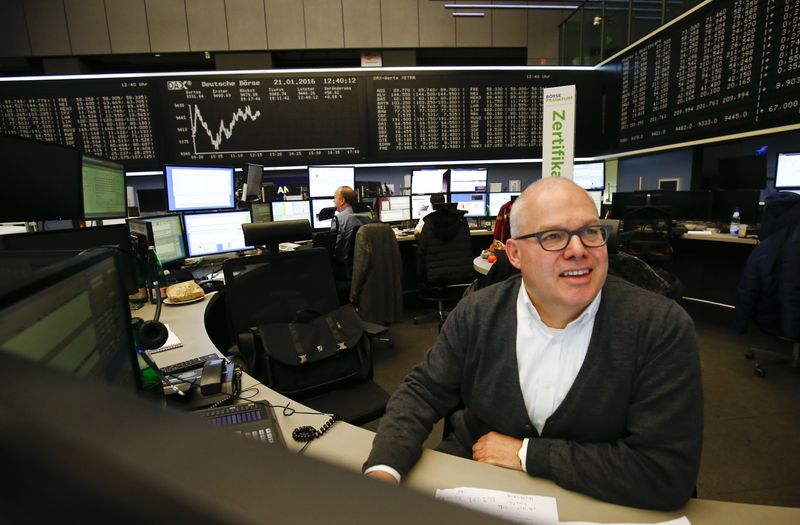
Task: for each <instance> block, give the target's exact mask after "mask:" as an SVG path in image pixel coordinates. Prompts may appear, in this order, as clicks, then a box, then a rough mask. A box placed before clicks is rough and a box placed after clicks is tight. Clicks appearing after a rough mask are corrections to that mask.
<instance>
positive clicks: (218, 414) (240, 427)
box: [194, 403, 286, 446]
mask: <svg viewBox="0 0 800 525" xmlns="http://www.w3.org/2000/svg"><path fill="white" fill-rule="evenodd" d="M194 413H195V414H199V415H200V416H201V417H203V418H205V419H206V421H208V422H209V423H211V424H212V425H220V426H226V427H228V426H229V427H231V430H233V431H235V432H236V433H237V434H240V435H242V436H245V437H247V438H250V439H255V440H256V441H260V442H261V443H269V444H278V445H283V446H286V444H285V443H284V441H283V435H282V434H281V429H280V427H279V426H278V420H277V419H276V418H275V412H274V411H273V410H272V407H271V406H269V405H267V404H264V403H244V404H241V405H232V406H227V407H219V408H207V409H205V410H198V411H196V412H194Z"/></svg>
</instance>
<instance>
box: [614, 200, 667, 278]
mask: <svg viewBox="0 0 800 525" xmlns="http://www.w3.org/2000/svg"><path fill="white" fill-rule="evenodd" d="M648 202H649V196H648ZM622 224H623V231H624V233H625V237H626V239H627V245H626V248H625V251H626V252H627V253H629V254H630V255H633V256H634V257H638V258H639V259H641V260H643V261H644V262H646V263H647V264H649V265H651V266H654V265H655V266H662V265H664V264H667V263H669V262H671V261H672V217H671V216H670V214H669V212H668V211H667V210H666V209H665V208H664V207H661V206H652V205H650V204H646V205H645V206H638V207H635V208H632V209H629V210H627V211H626V212H625V217H624V218H623V221H622Z"/></svg>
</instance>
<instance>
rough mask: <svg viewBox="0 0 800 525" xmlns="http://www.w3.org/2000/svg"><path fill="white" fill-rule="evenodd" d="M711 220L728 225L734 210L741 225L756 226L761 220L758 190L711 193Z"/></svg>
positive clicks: (759, 193)
mask: <svg viewBox="0 0 800 525" xmlns="http://www.w3.org/2000/svg"><path fill="white" fill-rule="evenodd" d="M711 193H712V195H711V220H712V221H716V222H721V223H724V224H728V223H730V221H731V216H732V215H733V211H734V210H735V209H736V208H739V216H740V219H741V221H742V223H743V224H758V223H759V222H760V220H761V216H760V210H759V208H758V201H759V198H760V197H761V192H760V191H759V190H719V191H714V192H711Z"/></svg>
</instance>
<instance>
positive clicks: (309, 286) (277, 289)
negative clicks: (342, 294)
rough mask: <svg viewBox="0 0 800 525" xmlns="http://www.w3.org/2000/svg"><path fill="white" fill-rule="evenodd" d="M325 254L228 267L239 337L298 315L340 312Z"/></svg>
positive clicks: (242, 260) (316, 251)
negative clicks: (250, 328)
mask: <svg viewBox="0 0 800 525" xmlns="http://www.w3.org/2000/svg"><path fill="white" fill-rule="evenodd" d="M328 261H329V259H328V253H327V252H326V251H325V249H323V248H309V249H305V250H296V251H293V252H281V253H277V254H267V255H254V256H251V257H237V258H234V259H228V260H227V261H225V262H224V263H223V270H224V272H225V283H226V289H227V295H228V298H227V299H228V314H229V316H230V322H231V328H232V329H233V333H235V334H238V333H241V332H243V331H246V330H247V329H248V328H249V327H251V326H254V325H257V324H259V323H270V322H289V321H291V320H292V319H293V318H294V317H295V315H297V313H298V312H301V311H304V310H310V311H314V312H318V313H327V312H330V311H332V310H334V309H336V308H337V307H338V306H339V300H338V296H337V294H336V286H335V284H334V280H333V270H332V269H331V265H330V263H329V262H328Z"/></svg>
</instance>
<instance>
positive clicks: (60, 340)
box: [0, 250, 140, 389]
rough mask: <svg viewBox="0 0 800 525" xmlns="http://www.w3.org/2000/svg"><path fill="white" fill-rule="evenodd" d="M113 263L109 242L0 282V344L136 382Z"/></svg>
mask: <svg viewBox="0 0 800 525" xmlns="http://www.w3.org/2000/svg"><path fill="white" fill-rule="evenodd" d="M116 264H117V263H116V258H115V257H114V252H113V251H112V250H93V251H90V252H86V253H84V254H81V255H77V256H75V257H72V258H70V259H68V260H66V261H63V262H61V263H57V264H55V265H53V266H49V267H47V268H44V269H42V270H40V271H39V272H36V273H34V274H32V275H30V276H28V277H27V278H24V279H21V280H20V281H19V282H18V283H15V284H14V285H11V286H9V287H7V288H4V289H3V290H0V349H2V351H4V352H8V353H11V354H15V355H18V356H20V357H23V358H25V359H28V360H31V361H36V362H39V363H44V364H46V365H48V366H50V367H52V368H55V369H58V370H61V371H64V372H67V373H70V374H74V375H77V376H81V377H86V378H91V379H95V380H99V381H103V382H106V383H111V384H118V385H120V386H125V387H127V388H131V389H136V388H138V387H139V385H140V382H139V369H138V366H137V365H136V355H135V351H134V345H133V339H132V336H131V317H130V310H129V308H128V298H127V294H126V293H125V292H124V290H123V289H122V286H121V280H120V275H119V272H118V270H117V266H116Z"/></svg>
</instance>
